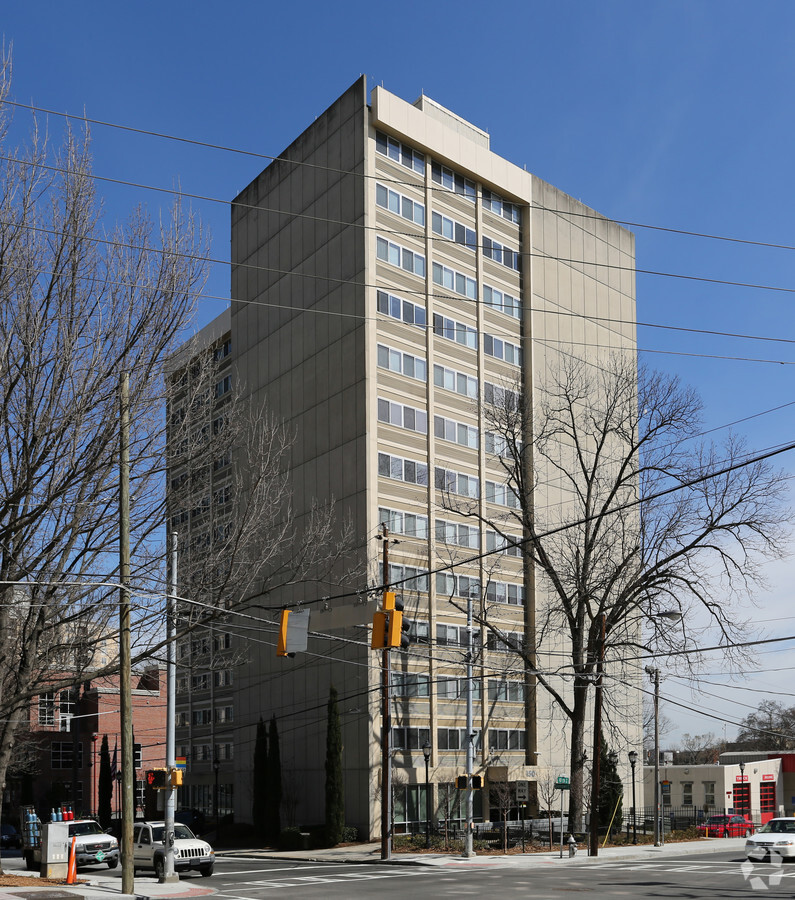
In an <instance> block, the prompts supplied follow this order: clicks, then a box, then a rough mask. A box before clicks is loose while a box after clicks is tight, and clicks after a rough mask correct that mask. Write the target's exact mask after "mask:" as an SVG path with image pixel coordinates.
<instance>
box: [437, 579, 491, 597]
mask: <svg viewBox="0 0 795 900" xmlns="http://www.w3.org/2000/svg"><path fill="white" fill-rule="evenodd" d="M436 592H437V594H444V595H445V596H447V597H463V598H464V599H469V598H472V599H477V597H479V596H480V579H478V578H471V577H470V576H469V575H452V574H450V572H437V573H436Z"/></svg>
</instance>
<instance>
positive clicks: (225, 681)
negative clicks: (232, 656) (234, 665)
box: [213, 669, 232, 687]
mask: <svg viewBox="0 0 795 900" xmlns="http://www.w3.org/2000/svg"><path fill="white" fill-rule="evenodd" d="M213 684H214V685H215V687H227V686H228V685H230V684H232V670H231V669H221V670H220V671H219V672H213Z"/></svg>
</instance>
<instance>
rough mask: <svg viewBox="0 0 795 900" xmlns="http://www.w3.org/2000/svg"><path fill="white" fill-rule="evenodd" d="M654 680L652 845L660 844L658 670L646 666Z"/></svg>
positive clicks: (647, 671) (648, 673) (657, 845)
mask: <svg viewBox="0 0 795 900" xmlns="http://www.w3.org/2000/svg"><path fill="white" fill-rule="evenodd" d="M646 674H647V675H648V676H649V677H650V678H651V680H652V681H653V682H654V846H655V847H659V846H660V670H659V669H653V668H652V667H651V666H646Z"/></svg>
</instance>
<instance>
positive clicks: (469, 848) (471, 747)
mask: <svg viewBox="0 0 795 900" xmlns="http://www.w3.org/2000/svg"><path fill="white" fill-rule="evenodd" d="M466 663H467V677H466V680H467V688H466V698H467V748H466V749H467V787H466V813H467V830H466V834H465V835H464V857H465V858H466V859H470V858H471V857H473V856H474V855H475V850H474V848H473V844H472V832H473V830H474V827H475V826H474V821H473V808H472V770H473V769H474V768H475V723H474V715H473V710H472V591H471V590H469V591H467V657H466Z"/></svg>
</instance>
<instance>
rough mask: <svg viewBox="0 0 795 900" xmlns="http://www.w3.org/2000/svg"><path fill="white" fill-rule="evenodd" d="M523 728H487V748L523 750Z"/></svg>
mask: <svg viewBox="0 0 795 900" xmlns="http://www.w3.org/2000/svg"><path fill="white" fill-rule="evenodd" d="M524 747H525V731H524V729H523V728H489V750H524Z"/></svg>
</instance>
